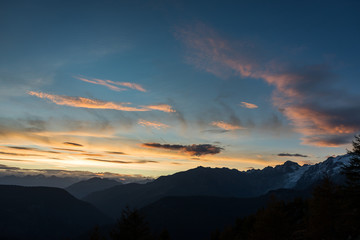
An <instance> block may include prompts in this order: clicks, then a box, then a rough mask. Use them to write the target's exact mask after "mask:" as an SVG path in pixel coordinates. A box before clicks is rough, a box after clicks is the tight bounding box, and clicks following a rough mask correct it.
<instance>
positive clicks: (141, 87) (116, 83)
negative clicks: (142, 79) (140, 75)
mask: <svg viewBox="0 0 360 240" xmlns="http://www.w3.org/2000/svg"><path fill="white" fill-rule="evenodd" d="M107 81H108V82H109V83H112V84H115V85H120V86H124V87H128V88H132V89H135V90H138V91H141V92H147V90H146V89H145V88H144V87H143V86H141V85H140V84H137V83H131V82H114V81H110V80H107Z"/></svg>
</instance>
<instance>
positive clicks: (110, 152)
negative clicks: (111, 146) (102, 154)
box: [106, 151, 126, 155]
mask: <svg viewBox="0 0 360 240" xmlns="http://www.w3.org/2000/svg"><path fill="white" fill-rule="evenodd" d="M106 153H109V154H116V155H126V153H123V152H112V151H106Z"/></svg>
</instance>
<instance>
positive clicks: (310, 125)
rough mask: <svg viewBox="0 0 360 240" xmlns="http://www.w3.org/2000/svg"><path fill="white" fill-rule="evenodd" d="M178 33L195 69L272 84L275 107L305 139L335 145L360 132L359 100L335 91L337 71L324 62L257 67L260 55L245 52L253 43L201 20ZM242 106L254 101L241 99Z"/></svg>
mask: <svg viewBox="0 0 360 240" xmlns="http://www.w3.org/2000/svg"><path fill="white" fill-rule="evenodd" d="M177 37H178V38H179V39H180V40H182V41H183V42H184V44H185V45H186V47H187V48H188V49H189V53H188V56H187V60H188V61H189V63H191V64H193V65H195V66H196V67H197V68H200V69H202V70H205V71H207V72H210V73H212V74H215V75H217V76H220V77H224V76H225V77H226V76H227V75H229V74H233V75H239V76H241V77H247V78H256V79H262V80H264V81H265V82H267V83H268V84H270V85H272V86H274V87H275V91H274V93H273V99H272V100H273V104H274V106H276V107H278V108H279V109H280V111H282V112H283V114H284V115H285V116H286V117H287V118H288V119H289V120H290V121H291V123H292V126H293V127H294V129H295V130H296V131H297V132H299V133H301V134H302V135H303V136H304V137H303V138H302V140H303V143H304V144H310V145H317V146H332V147H333V146H339V145H341V144H346V143H348V142H349V141H350V140H351V139H352V137H353V135H354V134H355V133H356V132H357V131H360V116H358V115H354V113H356V112H360V106H359V105H358V104H356V102H359V101H360V99H359V98H358V97H356V96H349V94H348V93H346V92H340V91H339V90H334V89H333V88H332V87H331V86H332V82H333V80H334V78H335V76H334V74H333V73H332V71H331V69H329V68H327V67H326V66H323V65H311V66H305V67H300V68H299V67H287V66H286V65H284V64H278V63H276V62H270V63H266V62H264V63H262V65H263V66H266V68H265V67H260V66H259V65H258V64H256V63H257V62H259V60H260V59H256V54H251V53H249V51H250V52H251V49H252V48H253V46H251V45H244V43H234V42H230V41H227V40H225V39H224V38H223V37H221V36H220V34H218V33H216V32H215V31H214V30H213V29H211V28H209V27H208V26H206V25H204V24H201V23H200V24H197V25H195V26H193V27H189V28H185V29H181V30H179V31H178V33H177ZM235 46H236V47H235ZM249 49H250V50H249ZM335 96H336V97H335ZM243 106H244V107H247V106H250V107H251V106H252V105H249V104H248V103H245V102H243ZM255 106H256V105H255ZM255 106H253V107H255Z"/></svg>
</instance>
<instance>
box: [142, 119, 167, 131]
mask: <svg viewBox="0 0 360 240" xmlns="http://www.w3.org/2000/svg"><path fill="white" fill-rule="evenodd" d="M138 124H139V125H142V126H146V127H153V128H156V129H161V128H169V127H170V126H169V125H166V124H164V123H161V122H150V121H146V120H144V119H139V121H138Z"/></svg>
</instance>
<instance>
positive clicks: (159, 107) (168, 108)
mask: <svg viewBox="0 0 360 240" xmlns="http://www.w3.org/2000/svg"><path fill="white" fill-rule="evenodd" d="M142 107H144V108H145V109H149V110H158V111H162V112H168V113H172V112H176V111H175V110H174V109H173V108H172V107H171V106H170V105H167V104H158V105H147V106H142Z"/></svg>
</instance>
